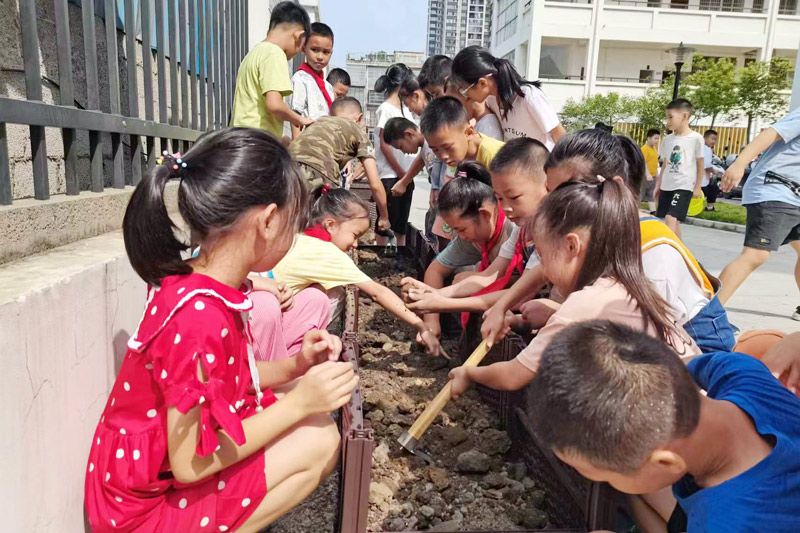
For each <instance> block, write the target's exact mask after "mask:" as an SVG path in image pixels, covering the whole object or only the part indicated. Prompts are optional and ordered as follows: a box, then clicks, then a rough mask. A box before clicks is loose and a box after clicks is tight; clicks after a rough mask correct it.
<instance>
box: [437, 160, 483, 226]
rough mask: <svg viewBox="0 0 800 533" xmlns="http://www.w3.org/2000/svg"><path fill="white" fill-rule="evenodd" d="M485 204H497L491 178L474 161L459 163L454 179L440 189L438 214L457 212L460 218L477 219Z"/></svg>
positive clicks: (481, 166)
mask: <svg viewBox="0 0 800 533" xmlns="http://www.w3.org/2000/svg"><path fill="white" fill-rule="evenodd" d="M486 202H489V203H492V204H495V205H496V204H497V197H496V196H495V194H494V190H493V189H492V176H491V174H489V171H488V170H486V167H484V166H483V165H481V164H480V163H478V162H476V161H462V162H461V163H459V165H458V167H457V168H456V177H455V179H452V180H450V181H449V182H448V183H447V184H445V186H444V187H442V190H441V191H439V198H438V200H437V203H438V206H439V212H440V213H448V212H451V211H458V214H459V216H461V217H477V216H478V212H479V211H480V208H481V206H482V205H483V204H484V203H486Z"/></svg>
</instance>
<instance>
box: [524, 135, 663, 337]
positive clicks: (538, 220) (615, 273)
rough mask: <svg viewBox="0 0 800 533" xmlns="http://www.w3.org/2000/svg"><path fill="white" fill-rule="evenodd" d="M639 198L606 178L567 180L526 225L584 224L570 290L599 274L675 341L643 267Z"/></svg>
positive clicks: (554, 229) (538, 230)
mask: <svg viewBox="0 0 800 533" xmlns="http://www.w3.org/2000/svg"><path fill="white" fill-rule="evenodd" d="M606 135H608V134H607V133H606ZM638 198H639V196H638V195H637V196H635V197H634V195H633V194H632V193H631V191H630V190H629V189H628V188H627V187H626V186H625V185H623V184H621V183H619V182H617V181H615V180H612V179H610V178H609V179H606V180H604V181H598V182H597V183H586V182H581V181H574V180H570V181H567V182H565V183H562V184H561V185H559V186H558V187H557V188H556V190H554V191H553V192H551V193H550V194H548V195H547V196H546V197H545V199H544V201H543V202H542V204H541V205H540V206H539V209H538V211H537V212H536V215H535V216H534V217H533V220H532V221H531V222H530V223H529V224H528V228H526V229H532V230H533V232H534V234H542V232H544V233H543V234H544V236H545V238H546V239H554V238H563V237H564V236H566V235H567V234H568V233H570V232H572V231H573V230H575V229H577V228H588V229H589V232H590V239H589V247H588V248H587V250H586V257H585V258H584V261H583V265H582V266H581V269H580V272H579V273H578V279H577V281H576V283H575V287H573V289H572V290H573V291H577V290H580V289H582V288H584V287H586V286H587V285H591V284H593V283H594V282H596V281H597V280H598V279H599V278H601V277H610V278H612V279H614V280H615V281H616V282H617V283H619V284H621V285H622V286H623V287H625V289H626V290H627V291H628V294H630V296H631V298H633V300H634V301H635V302H636V305H637V306H638V308H639V310H640V311H641V313H642V315H643V317H644V322H645V323H644V325H645V326H647V325H648V324H652V326H653V327H654V328H655V330H656V332H657V333H658V336H659V337H660V338H661V339H662V340H664V341H666V342H668V343H670V344H674V342H675V340H676V338H678V337H679V335H678V334H677V333H678V330H677V328H676V327H675V323H674V321H673V320H672V318H671V317H672V315H671V311H670V307H669V305H668V304H667V302H665V301H664V299H663V298H661V296H659V294H658V293H657V292H656V291H655V289H653V287H652V285H650V283H649V282H648V281H647V278H646V277H645V274H644V267H643V266H642V251H641V242H642V241H641V231H640V228H639V224H638V223H637V222H638V220H639V216H638V207H637V205H638ZM674 347H675V348H677V346H674Z"/></svg>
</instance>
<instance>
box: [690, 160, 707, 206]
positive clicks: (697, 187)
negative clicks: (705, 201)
mask: <svg viewBox="0 0 800 533" xmlns="http://www.w3.org/2000/svg"><path fill="white" fill-rule="evenodd" d="M705 173H706V170H705V163H704V162H703V158H702V157H698V158H697V180H696V181H695V183H694V191H693V192H692V197H693V198H699V197H700V196H702V194H703V190H702V188H703V176H704V175H705Z"/></svg>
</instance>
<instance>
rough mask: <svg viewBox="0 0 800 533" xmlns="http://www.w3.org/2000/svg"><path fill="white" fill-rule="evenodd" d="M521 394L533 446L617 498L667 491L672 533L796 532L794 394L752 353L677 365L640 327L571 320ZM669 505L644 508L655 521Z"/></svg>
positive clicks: (799, 421) (798, 429) (798, 458)
mask: <svg viewBox="0 0 800 533" xmlns="http://www.w3.org/2000/svg"><path fill="white" fill-rule="evenodd" d="M701 390H703V391H706V394H703V393H701ZM528 392H529V395H530V417H531V422H532V427H535V428H536V429H537V433H538V436H539V437H540V439H541V441H542V442H543V443H544V444H545V445H546V446H548V447H549V448H551V449H552V450H553V451H554V453H555V454H556V455H557V456H558V457H559V458H560V459H561V460H563V461H564V462H566V463H567V464H569V465H571V466H573V467H574V468H576V469H577V470H578V472H580V473H581V474H582V475H583V476H585V477H587V478H589V479H592V480H594V481H600V482H603V481H607V482H609V483H610V484H611V485H612V486H614V487H615V488H616V489H618V490H620V491H622V492H625V493H628V494H645V495H653V494H658V495H659V496H663V495H662V491H663V489H668V488H669V487H670V486H671V487H672V493H673V494H674V496H675V498H677V501H678V503H679V504H680V509H679V511H680V510H682V511H683V512H685V514H686V517H687V522H688V523H687V524H686V525H687V526H688V527H686V528H679V529H676V530H675V531H688V532H689V533H692V532H706V531H707V532H723V531H724V532H726V533H738V532H742V533H744V532H751V531H770V532H777V533H789V532H795V531H800V475H798V472H800V398H798V397H797V396H795V395H794V394H792V393H791V392H790V391H789V390H788V389H786V388H785V387H784V386H783V385H782V384H781V383H780V382H779V381H778V380H777V379H775V377H773V375H772V374H771V373H770V369H768V368H767V367H766V366H765V365H764V364H763V363H762V362H760V361H758V360H757V359H755V358H753V357H750V356H748V355H744V354H739V353H728V352H713V353H709V354H704V355H701V356H699V357H697V358H696V359H694V360H692V361H691V362H689V364H688V365H684V363H683V362H682V361H681V360H680V359H679V358H678V356H677V355H676V354H675V352H674V351H672V349H671V348H670V347H669V346H667V345H666V344H665V343H663V342H662V341H660V340H657V339H654V338H653V337H650V336H648V335H646V334H645V333H641V332H637V331H634V330H632V329H631V328H628V327H626V326H623V325H621V324H616V323H613V322H609V321H602V320H598V321H591V322H583V323H579V324H575V325H573V326H570V327H569V328H567V329H565V330H564V331H562V332H561V333H560V334H559V335H558V336H557V337H556V338H554V339H553V341H552V342H551V343H550V345H549V346H548V347H547V348H546V349H545V352H544V355H543V357H542V362H541V366H540V367H539V372H538V374H537V375H536V377H535V378H534V380H533V382H532V383H531V386H530V387H529V389H528ZM666 496H667V498H663V497H661V498H659V501H663V503H669V502H668V499H669V498H668V494H667V495H666ZM645 499H646V501H650V500H651V499H652V498H651V497H650V496H648V497H646V498H645ZM674 509H675V504H674V503H673V504H672V506H671V507H667V508H665V509H663V510H661V511H659V510H658V509H657V508H656V507H653V510H654V511H659V512H658V514H659V515H660V516H661V519H662V522H663V523H662V528H665V527H666V526H667V522H668V521H669V519H670V514H672V511H673V510H674ZM665 515H666V516H665ZM662 530H663V529H662Z"/></svg>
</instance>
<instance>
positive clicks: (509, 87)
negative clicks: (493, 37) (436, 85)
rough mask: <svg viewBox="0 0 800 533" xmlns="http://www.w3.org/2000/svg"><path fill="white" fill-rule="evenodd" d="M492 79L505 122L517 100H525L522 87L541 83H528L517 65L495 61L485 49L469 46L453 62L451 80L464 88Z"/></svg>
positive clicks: (505, 60) (537, 86)
mask: <svg viewBox="0 0 800 533" xmlns="http://www.w3.org/2000/svg"><path fill="white" fill-rule="evenodd" d="M487 76H491V77H493V78H494V81H495V83H496V84H497V96H498V100H499V101H500V102H499V103H500V110H501V111H502V113H503V118H506V117H507V116H508V112H509V111H510V110H511V108H512V107H513V103H514V98H515V97H517V96H525V93H524V92H522V86H523V85H533V86H534V87H536V88H537V89H538V88H539V87H540V86H541V83H539V82H538V81H529V80H526V79H525V78H523V77H522V76H520V74H519V72H517V69H516V68H515V67H514V64H513V63H511V61H509V60H507V59H503V58H498V57H494V56H493V55H492V54H491V53H490V52H489V51H488V50H487V49H486V48H482V47H480V46H468V47H466V48H464V49H463V50H461V51H460V52H459V53H458V54H457V55H456V57H455V59H453V72H452V77H453V78H456V80H457V81H458V82H460V83H462V84H466V85H471V84H473V83H475V82H477V81H478V80H479V79H481V78H485V77H487Z"/></svg>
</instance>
